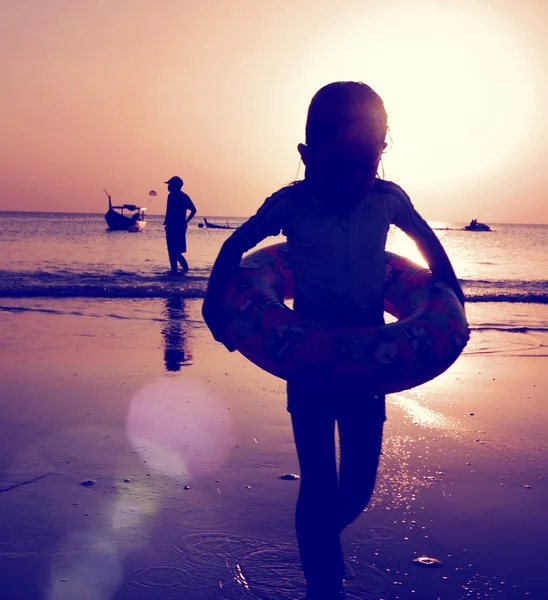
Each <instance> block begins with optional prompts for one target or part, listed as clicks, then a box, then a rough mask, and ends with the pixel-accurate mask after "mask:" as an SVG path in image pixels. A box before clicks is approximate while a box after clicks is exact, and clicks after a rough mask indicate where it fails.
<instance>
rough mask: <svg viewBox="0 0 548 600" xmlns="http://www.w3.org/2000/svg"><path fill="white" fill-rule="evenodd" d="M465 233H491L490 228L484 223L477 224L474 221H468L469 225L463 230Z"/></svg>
mask: <svg viewBox="0 0 548 600" xmlns="http://www.w3.org/2000/svg"><path fill="white" fill-rule="evenodd" d="M464 229H465V230H466V231H491V227H489V225H486V224H485V223H478V222H477V220H476V219H472V220H471V221H470V225H466V226H465V228H464Z"/></svg>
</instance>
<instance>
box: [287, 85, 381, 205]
mask: <svg viewBox="0 0 548 600" xmlns="http://www.w3.org/2000/svg"><path fill="white" fill-rule="evenodd" d="M387 130H388V126H387V117H386V111H385V109H384V104H383V102H382V100H381V98H380V96H379V95H378V94H377V93H376V92H375V91H374V90H372V89H371V88H370V87H369V86H368V85H366V84H365V83H359V82H355V81H339V82H335V83H330V84H329V85H326V86H324V87H323V88H321V89H320V90H319V91H318V92H317V93H316V94H315V96H314V97H313V98H312V101H311V102H310V106H309V108H308V117H307V120H306V145H304V144H299V147H298V148H299V153H300V155H301V158H302V159H303V162H304V164H305V167H306V173H305V177H306V179H307V180H309V181H310V182H311V183H312V185H313V186H314V188H315V192H316V193H317V194H318V195H319V196H320V197H322V198H324V199H325V200H330V201H332V202H337V204H342V205H353V204H356V203H357V202H359V201H360V200H361V199H362V198H363V197H364V196H365V195H366V194H367V193H368V192H369V191H370V190H371V187H372V186H373V182H374V180H375V176H376V174H377V169H378V166H379V161H380V159H381V155H382V152H383V150H384V149H385V148H386V142H385V139H386V134H387Z"/></svg>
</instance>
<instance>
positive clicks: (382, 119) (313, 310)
mask: <svg viewBox="0 0 548 600" xmlns="http://www.w3.org/2000/svg"><path fill="white" fill-rule="evenodd" d="M387 131H388V127H387V115H386V111H385V109H384V105H383V102H382V100H381V98H380V97H379V96H378V94H377V93H376V92H374V91H373V90H372V89H371V88H370V87H369V86H367V85H365V84H364V83H359V82H352V81H345V82H336V83H331V84H329V85H326V86H325V87H323V88H322V89H320V90H319V91H318V92H317V93H316V95H315V96H314V97H313V99H312V101H311V103H310V106H309V109H308V117H307V121H306V145H305V144H299V146H298V151H299V153H300V155H301V158H302V160H303V163H304V165H305V177H304V180H303V181H298V182H295V183H294V184H292V185H290V186H287V187H284V188H282V189H281V190H279V191H277V192H276V193H274V194H273V195H272V196H271V197H270V198H268V199H267V200H266V201H265V203H264V204H263V206H262V207H261V208H260V209H259V210H258V212H257V213H256V215H255V216H253V217H252V218H251V219H249V220H248V221H247V222H246V223H244V224H243V225H242V226H241V227H240V228H239V229H238V230H236V231H235V232H234V234H233V235H232V236H231V237H230V238H229V239H228V240H227V241H226V242H225V243H224V244H223V246H222V248H221V251H220V253H219V256H218V257H217V260H216V261H215V264H214V266H213V270H212V272H211V277H210V280H209V286H208V291H207V296H206V299H205V301H204V304H203V316H204V319H205V321H206V323H207V325H208V327H209V328H210V330H211V332H212V333H213V336H214V337H215V339H216V340H217V341H219V342H222V343H224V344H225V345H227V341H226V339H225V337H224V329H225V325H226V320H225V319H226V317H225V316H224V314H223V311H222V309H221V299H222V297H223V293H224V291H225V289H226V285H227V283H228V281H229V280H230V279H231V277H232V276H233V275H234V274H235V272H236V270H237V267H238V265H239V263H240V260H241V258H242V256H243V254H244V253H245V252H247V251H248V250H250V249H251V248H253V246H255V245H256V244H257V243H259V242H260V241H261V240H263V239H264V238H266V237H268V236H271V235H278V234H279V233H280V231H281V232H283V233H284V235H285V236H286V237H287V243H288V250H289V257H290V261H291V264H292V270H293V277H294V287H295V299H294V310H295V311H297V312H298V313H300V314H301V315H302V316H303V317H305V318H308V319H313V320H314V321H316V322H320V323H324V324H325V325H329V326H337V325H346V326H364V325H378V324H382V323H383V287H384V273H385V259H384V248H385V243H386V236H387V233H388V229H389V226H390V224H391V223H394V224H395V225H397V226H398V227H399V228H401V229H402V230H403V231H405V232H406V233H407V234H408V235H409V236H410V237H411V238H412V239H413V240H414V241H415V242H416V243H417V246H418V248H419V250H420V251H421V253H422V255H423V256H424V258H425V260H426V261H427V263H428V265H429V266H430V269H431V270H432V272H433V273H434V275H435V276H436V277H437V278H439V279H441V280H442V281H444V282H445V283H446V284H447V285H449V287H451V288H452V289H453V291H454V292H455V294H456V295H457V297H458V298H459V300H460V301H461V302H462V304H463V305H464V296H463V293H462V290H461V288H460V285H459V283H458V281H457V278H456V276H455V273H454V271H453V268H452V266H451V264H450V262H449V259H448V257H447V255H446V253H445V251H444V250H443V248H442V246H441V244H440V242H439V241H438V239H437V237H436V235H435V234H434V232H433V231H432V230H431V229H430V227H429V226H428V225H427V224H426V222H425V221H424V220H423V219H422V218H421V217H420V215H419V214H418V213H417V211H416V210H415V209H414V207H413V205H412V204H411V201H410V199H409V197H408V196H407V195H406V194H405V192H404V191H403V190H402V189H401V188H400V187H399V186H397V185H396V184H394V183H391V182H388V181H383V180H382V179H379V178H377V170H378V166H379V161H380V159H381V156H382V152H383V150H384V149H385V148H386V141H385V139H386V135H387ZM227 347H228V345H227ZM229 350H233V348H229ZM287 399H288V411H289V412H290V414H291V420H292V425H293V432H294V437H295V444H296V448H297V454H298V458H299V465H300V470H301V483H300V491H299V499H298V502H297V510H296V531H297V540H298V544H299V551H300V556H301V562H302V566H303V571H304V575H305V579H306V583H307V595H306V600H332V599H333V600H334V599H336V598H337V599H338V598H343V597H344V590H343V576H344V562H343V555H342V550H341V545H340V539H339V536H340V533H341V531H342V530H343V529H344V528H345V527H347V526H348V525H349V524H350V523H352V522H353V521H354V520H355V519H356V517H358V515H359V514H360V513H361V512H362V511H363V509H364V508H365V507H366V506H367V503H368V502H369V498H370V497H371V494H372V492H373V488H374V484H375V477H376V473H377V466H378V460H379V454H380V450H381V441H382V430H383V424H384V420H385V418H386V417H385V408H384V405H385V402H384V400H385V399H384V397H383V396H379V395H374V394H372V393H371V392H368V390H367V383H366V382H364V381H360V380H358V379H355V380H348V378H345V379H344V380H342V379H338V378H328V377H325V378H321V379H319V378H315V379H313V380H310V379H307V378H306V377H304V376H303V377H300V378H297V379H295V380H291V381H288V384H287ZM335 424H336V425H337V429H338V433H339V442H340V464H339V469H338V472H337V464H336V458H335Z"/></svg>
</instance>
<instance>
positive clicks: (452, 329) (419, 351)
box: [224, 244, 469, 393]
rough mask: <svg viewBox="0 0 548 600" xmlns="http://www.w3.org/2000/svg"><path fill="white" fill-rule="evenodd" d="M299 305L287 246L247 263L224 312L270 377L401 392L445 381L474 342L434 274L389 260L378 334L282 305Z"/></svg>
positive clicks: (244, 348) (241, 346)
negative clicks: (386, 316) (338, 381)
mask: <svg viewBox="0 0 548 600" xmlns="http://www.w3.org/2000/svg"><path fill="white" fill-rule="evenodd" d="M292 297H293V278H292V273H291V265H290V262H289V260H288V250H287V245H286V244H276V245H274V246H269V247H267V248H263V249H261V250H257V251H255V252H253V253H251V254H249V255H247V256H246V257H245V258H244V260H243V261H242V263H241V266H240V270H239V272H238V274H237V276H236V277H235V278H234V279H233V280H232V281H231V283H230V284H229V286H228V288H227V292H226V295H225V298H224V307H225V310H226V311H227V313H228V315H229V317H230V319H231V322H230V325H229V326H228V327H227V331H226V334H227V338H228V339H229V341H230V342H231V343H232V344H233V345H234V347H235V348H236V349H237V350H238V351H239V352H241V353H242V354H243V355H244V356H245V357H247V358H248V359H249V360H250V361H252V362H253V363H255V364H256V365H258V366H259V367H261V368H263V369H264V370H265V371H268V372H269V373H272V374H273V375H276V376H277V377H281V378H282V379H291V378H293V377H295V376H303V375H304V376H312V377H318V376H324V375H332V376H343V377H344V376H354V375H356V376H359V377H363V378H365V380H366V381H367V385H370V386H371V387H372V389H374V390H375V391H377V392H378V393H392V392H399V391H402V390H405V389H409V388H412V387H415V386H417V385H420V384H422V383H424V382H426V381H429V380H430V379H433V378H434V377H436V376H437V375H439V374H440V373H443V371H445V370H446V369H447V368H448V367H449V366H450V365H451V364H453V363H454V362H455V360H456V359H457V357H458V356H459V354H460V353H461V352H462V350H463V348H464V347H465V346H466V343H467V342H468V338H469V329H468V324H467V322H466V316H465V314H464V310H463V308H462V306H461V304H460V302H459V301H458V300H457V297H456V296H455V294H454V293H453V291H452V290H450V289H449V287H447V286H446V285H445V284H443V283H441V282H440V281H438V280H436V279H435V278H434V277H433V275H432V272H431V271H429V270H428V269H425V268H423V267H420V266H418V265H416V264H414V263H412V262H411V261H409V260H407V259H405V258H403V257H401V256H398V255H397V254H392V253H390V252H386V277H385V310H386V311H387V312H389V313H390V314H392V315H394V316H395V317H396V318H397V319H398V320H397V322H395V323H391V324H387V325H382V326H377V327H361V328H350V327H325V326H322V325H321V324H319V323H316V322H313V321H307V320H305V319H303V318H301V317H300V316H299V315H298V314H297V313H296V312H294V311H293V310H291V309H290V308H289V307H287V306H286V305H285V304H284V300H287V299H289V298H292Z"/></svg>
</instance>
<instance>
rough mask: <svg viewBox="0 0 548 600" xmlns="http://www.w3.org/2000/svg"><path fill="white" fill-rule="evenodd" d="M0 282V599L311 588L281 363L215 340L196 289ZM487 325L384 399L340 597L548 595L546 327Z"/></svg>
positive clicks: (443, 599) (232, 595)
mask: <svg viewBox="0 0 548 600" xmlns="http://www.w3.org/2000/svg"><path fill="white" fill-rule="evenodd" d="M0 300H1V301H0V305H1V310H0V327H1V328H2V332H3V336H2V345H1V346H0V348H1V361H0V373H1V379H2V382H3V392H2V395H1V398H2V399H1V401H0V406H1V417H0V440H1V441H0V445H1V452H0V464H1V467H0V469H1V470H0V473H1V477H0V531H1V535H0V574H1V579H0V580H1V581H2V590H3V591H2V598H6V599H9V600H19V599H25V600H27V599H37V600H61V599H62V600H65V599H67V600H69V599H76V598H78V599H79V598H86V599H87V598H91V599H94V600H95V599H98V600H107V599H108V600H122V599H143V600H145V599H146V600H156V599H158V600H159V599H160V598H161V599H162V600H165V599H167V600H169V599H172V598H173V599H175V598H177V599H180V598H192V599H196V600H201V599H204V600H207V599H210V598H211V599H227V600H228V599H230V600H232V599H235V600H239V599H250V600H258V599H260V600H271V599H272V600H282V599H287V598H300V597H302V595H303V594H304V582H303V580H302V575H301V573H300V568H299V560H298V553H297V548H296V542H295V536H294V528H293V511H294V505H295V501H296V497H297V492H298V485H299V482H298V480H295V479H281V478H280V476H282V475H288V474H298V464H297V459H296V455H295V450H294V445H293V441H292V433H291V427H290V421H289V415H288V413H287V412H286V410H285V387H284V383H283V381H281V380H278V379H276V378H274V377H272V376H270V375H268V374H267V373H265V372H263V371H261V370H260V369H259V368H257V367H255V366H254V365H252V364H251V363H249V362H248V361H247V360H246V359H244V358H243V357H242V356H241V355H239V354H238V353H232V354H230V353H228V352H227V351H226V350H225V349H224V348H223V347H222V346H221V345H219V344H216V343H215V342H214V341H213V340H212V338H211V336H210V334H209V332H208V331H207V329H206V328H205V325H204V324H203V321H202V319H201V315H200V306H201V301H200V300H199V299H197V298H196V299H188V298H180V297H166V298H146V299H143V298H133V299H120V298H118V299H100V298H66V299H58V298H2V299H0ZM523 307H524V313H523V319H524V320H527V319H529V321H530V320H531V318H534V319H536V320H537V322H538V323H544V324H545V323H546V322H547V321H548V312H547V311H546V310H545V309H546V306H542V305H535V306H534V307H533V308H531V307H527V306H526V305H523ZM468 311H469V319H470V321H471V322H473V323H479V322H482V323H484V324H485V323H487V322H488V318H487V315H489V314H494V313H493V311H496V305H489V304H475V305H470V306H469V309H468ZM528 311H529V312H528ZM496 329H497V328H494V330H493V328H491V329H489V328H485V330H483V329H482V328H480V327H478V328H477V330H476V331H474V330H473V331H472V340H471V342H470V344H469V347H468V349H467V350H466V351H465V353H464V355H463V356H461V357H460V358H459V360H458V361H457V362H456V363H455V364H454V365H453V366H452V367H451V368H450V369H449V370H448V371H447V372H446V373H444V374H443V375H441V376H440V377H438V378H437V379H435V380H434V381H431V382H429V383H427V384H425V385H423V386H421V387H419V388H415V389H413V390H409V391H406V392H402V393H400V394H394V395H392V396H389V397H388V407H387V411H388V420H387V424H386V428H385V435H384V442H383V455H382V457H381V466H380V469H379V475H378V480H377V487H376V491H375V494H374V497H373V499H372V502H371V504H370V506H369V507H368V508H367V510H366V511H365V513H364V514H363V515H362V516H361V517H360V518H359V519H358V520H357V521H356V522H355V523H354V524H353V525H352V526H351V527H350V528H349V529H348V530H347V531H346V532H344V534H343V545H344V551H345V558H346V560H347V590H348V598H349V599H351V600H355V599H365V600H380V599H381V598H383V599H400V600H407V599H411V598H420V599H424V600H430V599H432V600H437V599H440V600H461V599H465V598H466V599H467V598H501V599H504V600H506V599H509V600H514V599H518V598H539V599H540V598H544V597H545V576H544V571H543V569H544V559H545V557H546V555H547V550H548V541H547V540H548V521H547V520H546V518H545V516H546V508H545V507H546V501H547V500H548V483H547V480H546V478H545V474H546V471H547V466H548V465H547V456H548V447H547V443H546V440H547V439H548V436H547V433H548V431H547V429H548V426H547V424H548V408H547V406H546V403H545V396H544V394H545V389H546V384H548V371H547V369H546V354H547V352H546V348H547V346H546V339H545V337H543V336H545V335H546V334H545V333H543V332H542V331H541V332H540V333H539V332H536V333H535V334H534V340H535V342H534V343H531V335H529V334H528V333H525V332H523V331H521V330H519V328H516V329H517V330H516V331H515V332H509V331H497V330H496ZM493 336H495V337H493ZM497 336H498V337H497ZM502 341H504V343H502ZM319 526H321V524H319ZM421 556H426V557H430V558H435V559H437V560H439V561H441V565H439V566H430V567H428V566H421V565H417V564H416V563H413V560H414V559H416V558H418V557H421Z"/></svg>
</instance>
